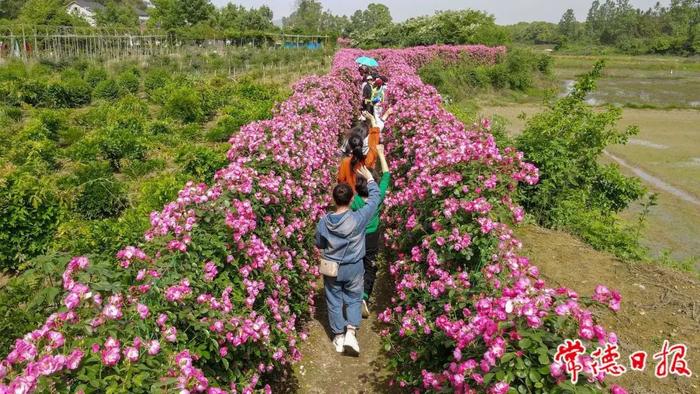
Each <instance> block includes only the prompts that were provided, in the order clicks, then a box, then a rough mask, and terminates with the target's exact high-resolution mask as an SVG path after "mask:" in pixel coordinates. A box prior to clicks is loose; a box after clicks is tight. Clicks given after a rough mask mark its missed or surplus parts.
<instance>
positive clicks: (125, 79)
mask: <svg viewBox="0 0 700 394" xmlns="http://www.w3.org/2000/svg"><path fill="white" fill-rule="evenodd" d="M117 86H119V90H120V91H122V92H123V93H131V94H136V93H138V92H139V88H140V87H141V79H140V78H139V76H138V74H137V73H136V72H134V71H133V70H127V71H124V72H122V73H121V74H119V75H118V76H117Z"/></svg>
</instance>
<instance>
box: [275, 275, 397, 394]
mask: <svg viewBox="0 0 700 394" xmlns="http://www.w3.org/2000/svg"><path fill="white" fill-rule="evenodd" d="M373 298H374V300H375V301H374V303H373V304H372V305H371V306H370V311H371V312H372V313H371V315H370V317H369V319H364V320H363V321H362V326H361V328H360V332H359V334H358V340H359V342H360V356H359V357H350V356H346V355H344V354H339V353H336V352H335V349H334V347H333V345H332V344H331V332H330V329H329V327H328V315H327V314H326V300H325V298H324V295H323V282H322V281H319V286H318V292H317V295H316V306H317V308H316V313H315V314H314V316H313V320H311V321H310V322H309V323H308V325H307V328H308V330H309V339H308V340H307V341H306V343H304V344H303V345H301V347H300V350H301V354H302V355H303V358H302V360H301V362H299V363H298V364H297V365H295V366H294V375H295V376H294V382H295V385H296V387H288V390H289V392H298V393H313V394H321V393H329V394H330V393H333V394H336V393H343V394H345V393H350V394H351V393H387V392H391V387H390V386H389V378H390V376H389V372H388V371H387V369H386V358H385V357H384V355H383V349H382V339H381V337H380V336H379V330H380V329H381V328H380V326H379V322H378V321H377V313H379V312H381V311H383V310H384V308H386V307H387V306H388V305H389V302H390V298H391V284H390V283H389V278H388V272H387V271H386V267H385V266H383V267H382V268H381V269H380V271H379V273H378V278H377V284H376V288H375V294H374V296H373Z"/></svg>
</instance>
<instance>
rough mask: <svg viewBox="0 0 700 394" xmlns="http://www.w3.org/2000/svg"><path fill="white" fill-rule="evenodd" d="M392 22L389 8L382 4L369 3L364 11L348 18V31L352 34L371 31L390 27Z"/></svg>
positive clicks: (359, 11)
mask: <svg viewBox="0 0 700 394" xmlns="http://www.w3.org/2000/svg"><path fill="white" fill-rule="evenodd" d="M392 24H393V20H392V18H391V12H390V11H389V7H387V6H385V5H384V4H376V3H371V4H370V5H368V6H367V9H366V10H364V11H363V10H357V11H355V13H354V14H352V16H351V17H350V26H349V29H350V31H352V32H363V31H369V30H372V29H385V28H388V27H391V25H392Z"/></svg>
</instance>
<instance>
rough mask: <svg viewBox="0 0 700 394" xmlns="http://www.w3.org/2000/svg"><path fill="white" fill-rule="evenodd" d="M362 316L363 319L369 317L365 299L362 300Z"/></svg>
mask: <svg viewBox="0 0 700 394" xmlns="http://www.w3.org/2000/svg"><path fill="white" fill-rule="evenodd" d="M362 317H363V318H365V319H366V318H368V317H369V307H368V306H367V301H365V300H362Z"/></svg>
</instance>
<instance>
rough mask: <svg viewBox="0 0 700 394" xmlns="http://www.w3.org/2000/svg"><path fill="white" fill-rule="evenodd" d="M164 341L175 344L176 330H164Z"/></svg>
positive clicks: (172, 328) (171, 328) (170, 328)
mask: <svg viewBox="0 0 700 394" xmlns="http://www.w3.org/2000/svg"><path fill="white" fill-rule="evenodd" d="M164 335H165V340H166V341H168V342H175V341H177V329H176V328H175V327H169V328H168V329H167V330H165V333H164Z"/></svg>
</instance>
